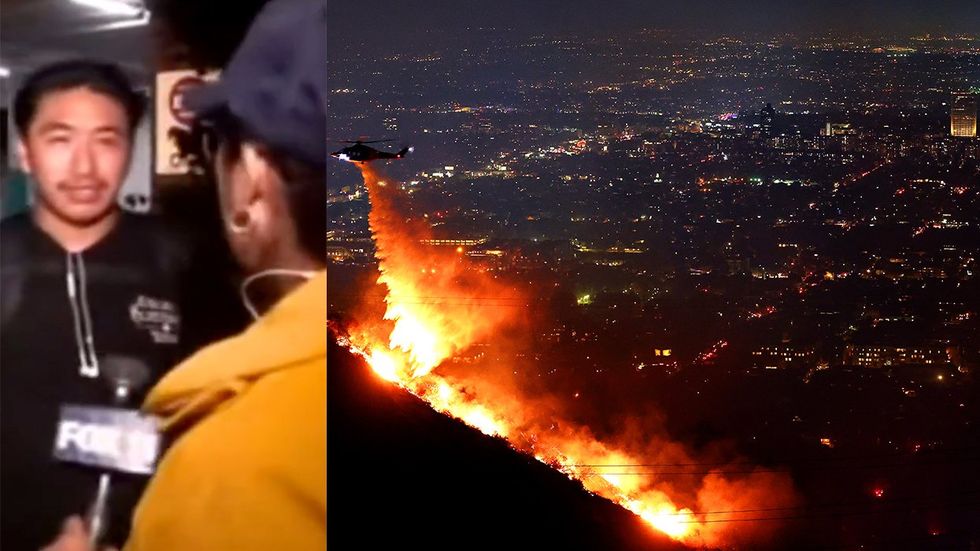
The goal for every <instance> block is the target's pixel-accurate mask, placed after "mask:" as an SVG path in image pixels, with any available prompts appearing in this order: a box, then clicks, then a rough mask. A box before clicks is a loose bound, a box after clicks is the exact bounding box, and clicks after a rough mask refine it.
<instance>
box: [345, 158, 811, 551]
mask: <svg viewBox="0 0 980 551" xmlns="http://www.w3.org/2000/svg"><path fill="white" fill-rule="evenodd" d="M360 168H361V172H362V174H363V176H364V181H365V184H366V186H367V189H368V193H369V195H370V198H371V203H372V209H371V214H370V219H369V220H370V226H371V231H372V234H373V236H374V239H375V244H376V246H377V257H378V261H379V271H380V276H379V277H378V284H379V285H383V286H384V287H385V294H386V298H385V306H386V309H385V312H384V315H383V319H376V318H377V316H376V315H374V316H372V315H367V314H365V315H363V316H361V318H360V319H358V320H357V321H356V322H354V323H352V324H351V326H350V327H348V328H347V332H348V335H347V336H346V337H345V338H343V339H342V340H341V344H342V345H343V346H346V347H347V348H349V349H350V350H351V351H352V352H353V353H355V354H358V355H360V356H361V357H363V358H364V360H365V361H366V362H367V363H368V364H369V365H370V366H371V368H372V369H373V370H374V371H375V372H376V373H377V374H378V376H380V377H381V378H383V379H385V380H387V381H391V382H393V383H395V384H397V385H398V386H400V387H402V388H404V389H406V390H407V391H409V392H411V393H413V394H415V395H416V396H418V397H419V398H421V399H422V400H424V401H426V402H427V403H428V404H429V405H430V406H431V407H432V408H433V409H435V410H437V411H440V412H442V413H445V414H447V415H450V416H452V417H455V418H457V419H460V420H461V421H463V422H465V423H467V424H469V425H470V426H472V427H474V428H476V429H477V430H480V431H481V432H483V433H484V434H487V435H490V436H498V437H501V438H504V439H506V440H507V441H508V442H509V443H510V445H511V446H512V447H513V448H514V449H516V450H518V451H521V452H523V453H526V454H528V455H529V456H533V457H534V458H536V459H537V460H538V461H541V462H542V463H545V464H547V465H550V466H552V467H553V468H555V469H557V470H558V471H560V472H562V473H564V474H565V475H566V476H568V477H569V478H571V479H574V480H577V481H579V482H580V483H581V484H582V486H583V487H584V488H585V489H586V490H587V491H589V492H592V493H594V494H596V495H600V496H602V497H605V498H607V499H609V500H611V501H613V502H615V503H618V504H620V505H621V506H623V507H624V508H626V509H628V510H629V511H632V512H633V513H634V514H636V515H637V516H638V517H640V518H641V519H643V520H644V521H646V522H647V523H648V524H649V525H650V526H652V527H653V528H654V529H656V530H658V531H660V532H662V533H663V534H666V535H667V536H669V537H671V538H673V539H676V540H679V541H683V542H685V543H689V544H693V545H701V546H705V545H706V546H719V545H721V546H730V545H732V544H734V543H743V544H744V543H746V542H749V543H751V542H752V541H760V540H763V539H766V538H769V537H771V535H772V534H771V532H772V530H773V523H766V524H765V525H762V526H759V527H754V526H753V525H751V523H748V522H735V523H726V522H717V518H718V517H717V516H712V517H710V518H711V522H705V520H706V519H707V518H708V517H707V513H711V514H717V513H718V512H719V511H721V512H729V513H732V512H737V511H738V510H743V509H750V510H751V509H753V508H759V507H773V506H776V507H780V506H782V507H786V506H792V505H793V504H794V502H795V492H794V491H793V489H792V485H791V483H790V482H789V481H788V478H786V477H783V476H779V475H773V474H770V473H752V474H749V475H747V476H746V475H743V476H741V478H737V479H731V478H726V477H725V476H724V475H723V474H720V473H712V474H708V475H707V476H703V475H702V476H684V477H683V479H684V482H683V483H682V484H683V485H684V487H683V489H681V488H678V487H676V486H677V484H679V483H678V482H677V481H676V480H671V481H670V482H668V481H665V480H663V479H662V478H663V477H661V476H658V470H657V469H656V468H655V467H651V465H654V466H655V465H656V464H657V463H660V464H662V465H690V464H691V463H690V462H691V461H692V460H691V458H690V456H689V455H688V454H687V453H686V452H685V451H684V449H683V447H682V446H680V445H678V444H675V443H672V442H670V441H667V440H663V439H660V438H654V437H650V436H649V435H643V436H641V437H639V438H634V439H633V440H631V441H630V442H632V443H630V442H627V441H626V440H625V439H624V440H623V443H621V444H616V445H612V444H610V443H607V442H601V441H599V439H597V438H596V437H595V436H594V435H593V434H592V432H591V431H590V430H589V429H588V428H587V427H581V426H576V425H575V424H574V423H569V422H566V421H565V420H563V419H560V418H558V417H557V416H556V413H555V408H554V407H553V404H551V405H549V403H547V402H544V401H542V400H541V399H530V398H529V397H527V396H524V395H522V392H521V389H520V388H514V387H508V386H506V383H505V382H504V383H502V382H500V381H496V380H490V379H491V378H490V377H487V376H486V375H485V374H484V373H482V372H481V371H480V370H472V372H464V373H462V374H460V373H455V372H454V373H453V374H452V376H451V377H450V376H449V375H447V374H444V373H442V372H440V371H439V368H440V366H441V365H443V363H444V362H446V361H447V360H450V359H454V358H459V357H460V355H461V354H462V353H464V352H465V351H466V350H467V349H469V348H470V347H472V346H473V345H474V344H478V343H480V342H484V340H489V339H495V337H497V336H498V335H499V334H500V333H501V332H503V331H504V330H505V329H507V328H513V327H514V326H515V325H516V324H519V323H521V322H524V321H525V320H524V318H525V316H524V315H523V312H522V310H521V308H520V307H521V306H522V305H523V304H524V303H525V299H524V298H523V293H522V292H519V291H516V290H514V289H511V288H508V287H506V286H505V285H503V284H502V283H500V282H498V281H497V280H496V279H494V278H493V277H492V276H490V275H488V274H487V273H486V270H481V269H479V268H478V267H475V266H470V265H469V262H470V260H469V258H468V257H467V256H466V255H464V254H461V253H462V252H463V249H462V248H461V247H458V248H456V249H449V250H448V251H447V250H441V249H439V248H438V247H427V246H425V245H422V244H420V243H422V242H425V241H427V240H429V239H430V238H431V235H430V232H431V228H430V227H429V226H427V225H426V224H425V223H424V222H422V221H420V219H417V218H416V219H414V220H412V219H409V218H408V217H407V216H405V215H403V214H402V212H401V211H400V210H399V200H401V199H402V198H403V196H402V192H401V191H400V189H399V186H398V185H397V184H396V183H393V182H392V181H391V180H387V181H386V182H383V181H380V180H379V179H378V176H377V174H376V173H375V172H374V171H373V170H372V168H371V167H369V166H367V165H360ZM488 299H490V300H488ZM366 306H367V305H366ZM766 313H769V312H766ZM727 345H728V343H727V342H725V341H720V342H718V343H716V344H715V345H714V346H713V347H712V348H711V349H710V350H709V351H708V352H707V353H706V354H703V355H707V356H709V357H707V358H703V359H704V360H708V359H710V357H711V356H714V355H716V354H717V353H718V352H719V351H720V350H721V349H722V348H725V347H726V346H727ZM665 355H666V354H665ZM515 386H516V385H515ZM578 396H579V393H575V398H578ZM675 468H676V467H675ZM740 472H744V466H743V467H741V468H740ZM691 474H697V473H696V472H695V473H691ZM682 502H683V503H686V504H688V505H690V507H696V508H697V509H692V508H690V507H683V506H681V505H679V504H678V503H682ZM695 510H699V511H702V513H696V512H694V511H695ZM704 512H707V513H704ZM722 518H728V519H730V518H732V515H731V514H729V515H728V516H727V517H722ZM735 520H745V519H744V518H742V519H738V517H737V516H736V517H735Z"/></svg>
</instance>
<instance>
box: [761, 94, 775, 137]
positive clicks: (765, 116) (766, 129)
mask: <svg viewBox="0 0 980 551" xmlns="http://www.w3.org/2000/svg"><path fill="white" fill-rule="evenodd" d="M775 118H776V110H775V109H773V108H772V104H771V103H767V104H766V106H765V107H763V108H762V111H760V112H759V126H760V127H761V129H762V135H763V136H764V137H766V138H768V137H770V136H772V122H773V120H775Z"/></svg>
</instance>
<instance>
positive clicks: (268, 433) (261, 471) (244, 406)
mask: <svg viewBox="0 0 980 551" xmlns="http://www.w3.org/2000/svg"><path fill="white" fill-rule="evenodd" d="M326 320H327V281H326V272H321V273H320V274H319V275H318V276H317V277H314V278H313V279H312V280H310V281H309V282H307V283H305V284H303V285H302V286H301V287H300V288H298V289H296V290H294V291H293V292H292V293H290V294H289V295H287V296H286V297H285V298H283V299H282V300H281V301H280V302H279V303H278V304H277V305H276V306H275V307H273V309H272V310H270V311H269V312H268V313H267V314H266V315H265V316H263V317H262V318H261V319H260V320H259V321H257V322H256V323H254V324H253V325H252V326H251V327H249V328H248V329H247V330H246V331H245V332H243V333H242V334H240V335H238V336H236V337H233V338H230V339H227V340H224V341H221V342H218V343H216V344H214V345H212V346H209V347H208V348H206V349H204V350H202V351H200V352H199V353H197V354H196V355H194V356H193V357H191V358H190V359H188V360H187V361H186V362H184V363H183V364H181V365H180V366H179V367H177V368H176V369H174V370H173V371H172V372H171V373H170V374H168V375H167V376H166V377H165V378H164V379H163V380H162V381H160V383H159V384H158V385H157V386H156V387H155V388H154V389H153V390H152V391H151V393H150V395H149V396H148V398H147V400H146V403H145V404H144V409H145V410H147V411H148V412H150V413H153V414H155V415H158V416H160V417H161V418H162V419H163V424H162V427H163V430H164V432H165V433H166V434H168V435H169V436H171V437H175V438H176V441H175V442H174V443H173V446H172V447H171V448H170V449H169V450H168V451H167V453H166V455H165V456H164V458H163V460H162V461H161V463H160V465H159V467H158V469H157V472H156V474H155V475H154V476H153V479H152V480H151V482H150V485H149V488H148V489H147V491H146V493H145V494H144V495H143V499H142V500H141V501H140V504H139V505H138V506H137V509H136V513H135V517H134V520H133V530H132V533H131V535H130V538H129V541H128V542H127V544H126V550H127V551H158V550H159V551H176V550H180V551H250V550H262V551H270V550H276V551H279V550H282V551H292V550H296V551H305V550H310V551H314V550H315V551H322V550H323V549H325V548H326V545H327V543H326V538H327V535H326V534H327V520H326V514H327V407H326V406H327V358H326V350H327V346H326Z"/></svg>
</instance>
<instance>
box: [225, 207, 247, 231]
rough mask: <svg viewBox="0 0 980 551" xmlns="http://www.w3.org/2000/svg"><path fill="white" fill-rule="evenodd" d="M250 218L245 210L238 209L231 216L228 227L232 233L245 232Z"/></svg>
mask: <svg viewBox="0 0 980 551" xmlns="http://www.w3.org/2000/svg"><path fill="white" fill-rule="evenodd" d="M251 221H252V218H251V217H250V216H249V215H248V212H246V211H238V212H236V213H235V214H234V215H233V216H232V217H231V224H230V225H229V228H230V229H231V231H232V232H233V233H245V232H246V231H247V230H248V226H249V223H250V222H251Z"/></svg>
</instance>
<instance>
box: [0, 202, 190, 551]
mask: <svg viewBox="0 0 980 551" xmlns="http://www.w3.org/2000/svg"><path fill="white" fill-rule="evenodd" d="M184 253H185V250H184V248H183V244H182V243H181V242H180V241H179V240H177V239H176V238H175V237H174V236H172V235H168V234H167V233H165V231H164V228H163V227H162V225H161V224H160V223H159V222H158V221H157V220H156V219H154V218H150V217H145V216H138V215H132V214H123V215H122V217H121V219H120V220H119V222H118V224H117V225H116V226H115V228H114V229H113V230H112V231H111V232H110V233H109V234H108V235H107V236H106V237H105V238H103V239H102V240H101V241H100V242H98V243H96V244H95V245H93V246H92V247H90V248H89V249H87V250H85V251H84V252H81V253H67V252H66V251H65V250H64V249H62V247H61V246H60V245H59V244H58V243H57V242H55V241H54V240H53V239H52V238H51V237H50V236H48V235H47V234H45V233H44V232H43V231H41V230H40V229H39V228H37V227H36V226H35V225H34V223H33V222H32V220H31V218H30V216H29V215H21V216H16V217H13V218H11V219H8V220H6V221H4V222H3V223H2V224H0V283H2V285H0V510H2V511H3V513H2V515H0V549H2V550H3V551H22V550H23V551H35V550H36V549H38V548H40V547H41V546H42V545H44V544H46V543H47V542H49V541H50V540H51V539H53V538H54V536H56V535H57V533H58V531H59V529H60V526H61V522H62V521H63V519H64V518H65V517H66V516H69V515H72V514H84V513H85V512H86V510H87V508H88V506H89V504H90V502H91V500H92V498H93V496H94V495H95V491H96V487H97V483H98V477H99V473H98V471H95V470H92V469H86V468H82V467H76V466H72V465H67V464H61V463H58V462H57V461H56V460H54V459H53V458H52V450H53V447H54V438H55V433H56V425H57V421H58V414H59V406H60V405H61V404H65V403H75V404H91V405H108V404H110V403H111V398H112V389H111V388H110V384H109V383H107V382H106V381H105V379H104V376H103V375H104V374H103V373H102V371H101V370H100V369H99V364H100V362H101V361H103V360H104V358H105V357H106V356H108V355H124V356H131V357H136V358H139V359H141V360H143V361H144V362H145V363H146V365H147V366H149V367H150V369H151V372H152V377H151V381H150V383H149V384H150V385H152V384H153V383H155V382H156V380H158V379H159V378H160V377H161V376H162V375H163V373H164V372H165V371H166V370H168V369H170V368H171V367H173V366H174V365H175V364H176V363H177V362H178V361H179V360H180V359H181V356H182V350H183V348H182V347H181V333H182V331H181V326H182V319H181V311H180V310H181V308H180V300H179V294H180V287H181V285H180V278H181V277H182V274H183V273H184V272H185V267H186V264H187V262H186V258H187V255H186V254H184ZM147 389H148V387H147ZM145 390H146V389H144V391H145ZM141 399H142V396H135V397H134V400H133V407H138V404H139V400H141ZM113 476H114V479H113V487H112V494H111V496H112V500H111V503H110V507H111V509H110V525H109V541H110V542H111V543H114V544H116V545H119V544H121V543H123V538H125V535H126V533H127V532H128V530H129V520H130V517H131V515H132V510H133V507H134V505H135V504H136V501H137V500H138V498H139V495H140V493H141V492H142V488H143V486H144V484H145V480H144V479H142V478H138V477H127V476H124V475H113Z"/></svg>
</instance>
